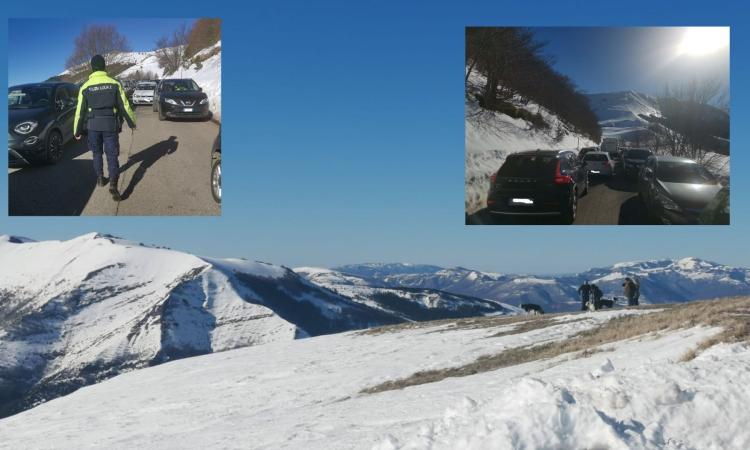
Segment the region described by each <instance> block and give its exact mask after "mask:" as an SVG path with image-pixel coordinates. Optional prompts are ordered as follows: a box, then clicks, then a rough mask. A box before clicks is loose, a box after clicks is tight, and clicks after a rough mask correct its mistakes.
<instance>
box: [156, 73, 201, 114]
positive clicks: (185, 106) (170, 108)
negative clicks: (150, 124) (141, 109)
mask: <svg viewBox="0 0 750 450" xmlns="http://www.w3.org/2000/svg"><path fill="white" fill-rule="evenodd" d="M153 110H154V112H158V113H159V120H164V119H167V118H198V119H205V120H208V119H209V118H211V111H210V110H209V105H208V96H207V95H206V93H205V92H203V89H201V88H200V87H199V86H198V84H197V83H196V82H195V81H193V80H192V79H190V78H174V79H166V80H162V81H161V82H160V83H159V85H158V87H157V89H156V91H155V93H154V102H153Z"/></svg>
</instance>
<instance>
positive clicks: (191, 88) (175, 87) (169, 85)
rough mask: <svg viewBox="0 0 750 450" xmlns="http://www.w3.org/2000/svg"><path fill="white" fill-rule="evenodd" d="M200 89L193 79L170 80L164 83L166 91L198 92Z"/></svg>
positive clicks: (163, 88)
mask: <svg viewBox="0 0 750 450" xmlns="http://www.w3.org/2000/svg"><path fill="white" fill-rule="evenodd" d="M198 89H199V88H198V85H197V84H195V81H193V80H169V81H164V83H163V85H162V90H163V91H164V92H197V91H198Z"/></svg>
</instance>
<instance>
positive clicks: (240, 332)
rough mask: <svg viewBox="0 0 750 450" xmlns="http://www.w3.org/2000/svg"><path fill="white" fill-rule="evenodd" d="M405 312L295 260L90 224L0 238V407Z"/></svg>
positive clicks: (3, 409)
mask: <svg viewBox="0 0 750 450" xmlns="http://www.w3.org/2000/svg"><path fill="white" fill-rule="evenodd" d="M400 321H401V319H399V318H397V317H394V316H392V315H389V314H386V313H384V312H382V311H380V310H376V309H372V308H369V307H367V306H365V305H361V304H359V303H356V302H353V301H351V300H349V299H347V298H344V297H341V296H339V295H336V294H333V293H332V292H330V291H328V290H325V289H321V288H319V287H318V286H316V285H314V284H312V283H309V282H307V281H306V280H304V279H303V278H301V277H299V276H297V275H296V274H295V273H294V272H292V271H291V270H289V269H287V268H284V267H279V266H272V265H269V264H265V263H257V262H251V261H245V260H217V259H210V258H199V257H196V256H193V255H189V254H185V253H180V252H176V251H172V250H168V249H162V248H153V247H148V246H144V245H142V244H138V243H134V242H129V241H125V240H122V239H118V238H114V237H111V236H107V235H100V234H96V233H91V234H88V235H84V236H80V237H78V238H75V239H71V240H69V241H44V242H33V241H29V240H25V239H19V238H12V237H8V236H4V237H2V238H0V399H1V400H2V401H0V416H2V415H4V414H7V413H9V412H12V411H16V410H18V409H23V408H26V407H28V406H29V405H32V404H34V403H37V402H39V401H43V400H45V399H49V398H54V397H56V396H59V395H64V394H65V393H67V392H70V391H72V390H75V389H76V388H78V387H80V386H83V385H87V384H91V383H94V382H97V381H99V380H101V379H104V378H108V377H111V376H113V375H116V374H117V373H120V372H123V371H127V370H132V369H134V368H139V367H145V366H148V365H153V364H159V363H162V362H165V361H169V360H172V359H175V358H181V357H185V356H193V355H196V354H204V353H210V352H218V351H224V350H228V349H232V348H236V347H244V346H251V345H257V344H264V343H268V342H274V341H280V340H281V341H284V340H292V339H294V338H295V337H305V336H314V335H319V334H325V333H334V332H340V331H346V330H351V329H357V328H364V327H369V326H373V325H380V324H391V323H397V322H400Z"/></svg>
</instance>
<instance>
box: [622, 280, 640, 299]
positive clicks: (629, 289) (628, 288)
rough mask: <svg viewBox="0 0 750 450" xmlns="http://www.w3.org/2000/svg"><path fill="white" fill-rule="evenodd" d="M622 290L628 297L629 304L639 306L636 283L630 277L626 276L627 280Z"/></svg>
mask: <svg viewBox="0 0 750 450" xmlns="http://www.w3.org/2000/svg"><path fill="white" fill-rule="evenodd" d="M622 290H623V293H624V294H625V297H626V298H627V299H628V306H637V305H638V300H636V290H637V287H636V284H635V283H634V282H633V280H632V279H630V277H626V278H625V282H624V283H622Z"/></svg>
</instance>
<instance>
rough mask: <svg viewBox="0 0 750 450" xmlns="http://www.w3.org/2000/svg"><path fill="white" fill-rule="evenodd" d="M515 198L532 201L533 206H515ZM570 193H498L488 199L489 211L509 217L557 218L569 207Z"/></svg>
mask: <svg viewBox="0 0 750 450" xmlns="http://www.w3.org/2000/svg"><path fill="white" fill-rule="evenodd" d="M514 198H522V199H530V200H532V201H533V202H534V203H533V204H532V205H513V204H512V203H511V201H512V199H514ZM569 199H570V192H564V193H557V192H536V191H496V192H494V193H493V194H492V195H490V196H489V198H488V199H487V211H488V212H490V213H491V214H501V215H508V216H557V215H560V214H562V212H563V209H564V208H565V207H566V206H567V205H568V201H569Z"/></svg>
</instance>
